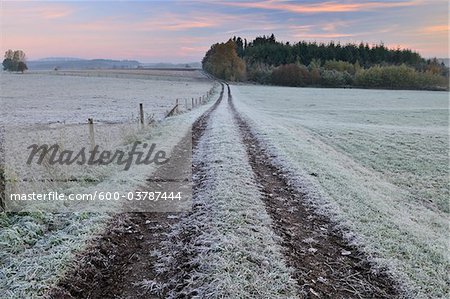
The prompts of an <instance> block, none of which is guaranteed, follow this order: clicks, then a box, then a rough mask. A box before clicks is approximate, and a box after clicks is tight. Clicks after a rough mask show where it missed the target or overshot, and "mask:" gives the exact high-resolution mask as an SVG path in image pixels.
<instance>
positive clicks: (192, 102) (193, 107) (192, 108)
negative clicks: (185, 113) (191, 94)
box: [192, 98, 194, 109]
mask: <svg viewBox="0 0 450 299" xmlns="http://www.w3.org/2000/svg"><path fill="white" fill-rule="evenodd" d="M192 109H194V98H192Z"/></svg>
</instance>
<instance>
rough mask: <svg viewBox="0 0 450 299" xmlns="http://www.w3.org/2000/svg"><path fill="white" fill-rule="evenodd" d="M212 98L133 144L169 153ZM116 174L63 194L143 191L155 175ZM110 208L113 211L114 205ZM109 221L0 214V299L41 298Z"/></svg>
mask: <svg viewBox="0 0 450 299" xmlns="http://www.w3.org/2000/svg"><path fill="white" fill-rule="evenodd" d="M216 98H217V93H215V94H214V95H212V96H211V99H210V102H208V103H207V104H205V105H202V106H199V107H198V108H196V109H194V110H192V111H191V112H189V113H185V114H181V115H178V116H176V117H171V118H168V119H166V120H165V121H163V122H162V123H161V124H160V125H159V126H158V127H156V128H155V127H152V128H148V129H147V130H142V131H140V132H139V133H138V134H136V138H137V140H139V141H142V142H155V143H158V144H161V145H163V146H164V147H165V149H166V150H167V151H169V152H170V151H171V149H172V148H173V146H174V145H175V144H177V143H178V142H179V141H180V140H181V138H182V137H184V135H185V134H186V132H188V131H189V130H190V129H191V125H192V123H193V122H194V121H195V120H196V119H197V118H198V117H199V116H200V115H201V114H202V113H204V112H205V111H206V110H207V109H208V108H209V107H211V105H212V104H213V102H214V101H213V100H215V99H216ZM118 168H119V167H117V165H116V166H114V165H110V166H109V167H108V169H107V170H105V174H106V175H105V176H104V177H102V178H101V181H100V182H99V183H98V184H86V185H84V184H74V185H72V186H68V187H67V189H65V190H63V191H66V192H74V193H90V192H93V191H94V190H104V191H120V192H128V191H134V190H136V189H137V188H139V187H140V186H145V184H146V181H145V179H146V178H147V177H148V176H150V175H151V174H152V172H153V171H154V170H155V169H156V168H155V167H132V168H131V169H130V170H129V171H123V170H121V169H118ZM114 207H115V208H117V209H118V208H119V205H118V204H116V205H114ZM89 208H91V207H89ZM107 208H108V209H107V210H109V211H111V210H112V209H111V207H107ZM62 210H63V209H62ZM81 210H82V209H81ZM86 210H88V209H86ZM94 211H100V209H99V210H95V209H94ZM116 211H117V210H116ZM110 217H111V215H110V214H105V213H87V212H77V213H58V214H53V213H42V212H39V211H36V212H32V213H22V214H14V213H13V214H1V213H0V298H11V299H16V298H17V299H19V298H38V297H39V296H42V294H44V293H45V291H46V290H47V289H48V288H50V287H51V286H52V284H54V283H55V282H56V281H57V279H58V278H59V277H61V276H63V275H64V271H65V270H66V269H67V267H68V265H70V264H71V263H74V261H73V258H74V255H75V254H76V252H78V251H80V250H82V249H83V248H84V246H86V244H88V243H89V240H91V239H92V238H93V237H94V236H95V235H96V234H97V233H101V231H102V228H104V225H105V223H106V221H107V220H108V219H110Z"/></svg>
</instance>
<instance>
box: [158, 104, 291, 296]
mask: <svg viewBox="0 0 450 299" xmlns="http://www.w3.org/2000/svg"><path fill="white" fill-rule="evenodd" d="M194 164H201V165H203V166H204V168H205V172H206V173H205V176H204V177H203V174H202V177H203V178H199V179H201V180H202V183H201V184H202V188H201V189H200V190H199V191H198V193H196V196H195V197H194V201H193V212H192V213H190V214H188V215H187V216H186V217H183V218H182V219H181V221H180V223H178V224H177V226H175V228H174V230H173V233H172V235H171V236H170V239H169V240H168V242H166V244H165V247H164V248H161V249H156V250H157V251H156V254H157V255H158V256H159V258H160V260H161V261H162V263H161V264H160V265H158V266H159V269H160V270H161V271H164V269H166V268H167V267H168V268H169V269H172V271H173V270H175V269H180V267H181V268H183V269H184V267H183V265H179V264H177V259H176V258H174V257H173V256H171V255H172V254H174V255H176V254H177V253H178V254H182V255H183V256H189V257H194V259H193V260H189V265H191V266H193V267H194V269H193V270H192V271H191V272H189V275H186V274H185V273H181V272H178V273H177V274H178V275H177V276H176V277H174V280H175V281H174V283H175V284H177V283H178V284H183V285H184V288H183V289H181V290H180V289H178V290H171V291H170V292H169V297H171V298H172V297H173V298H175V297H177V296H180V294H185V295H187V296H188V297H190V296H194V295H195V297H196V298H297V294H296V287H295V285H296V283H295V281H294V280H293V279H291V277H290V269H289V268H288V267H287V266H286V265H285V262H284V259H283V256H282V254H281V248H280V246H279V245H278V242H279V239H278V237H277V236H276V235H275V233H274V232H273V231H272V229H271V219H270V216H269V215H268V214H267V212H266V210H265V207H264V203H263V202H262V200H261V195H260V192H259V189H258V187H257V184H256V182H255V178H254V175H253V172H252V169H251V166H250V165H249V162H248V157H247V153H246V150H245V146H244V145H243V144H242V142H241V139H240V134H239V131H238V126H237V124H236V122H235V121H234V120H233V117H232V113H231V111H230V108H229V107H228V104H227V100H226V98H225V99H224V100H223V101H222V103H221V104H220V105H219V106H218V108H217V110H216V111H214V112H213V114H212V115H211V118H210V121H209V124H208V127H207V129H206V131H205V133H204V135H203V136H202V138H201V139H200V142H199V145H198V149H197V151H196V152H194ZM203 180H204V181H203ZM183 235H189V236H191V238H192V239H191V240H189V242H188V243H187V244H184V243H183V242H181V241H180V236H183ZM175 271H178V270H175ZM169 273H170V272H169ZM179 279H183V281H180V280H179Z"/></svg>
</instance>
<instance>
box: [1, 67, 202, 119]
mask: <svg viewBox="0 0 450 299" xmlns="http://www.w3.org/2000/svg"><path fill="white" fill-rule="evenodd" d="M116 72H118V73H119V71H116ZM180 73H181V74H180ZM186 73H188V74H187V75H186V74H184V72H181V71H178V72H172V73H171V72H170V71H165V73H163V74H162V71H146V72H143V71H141V72H139V71H133V70H128V71H124V70H122V71H120V73H119V74H120V76H119V74H117V76H116V75H115V72H113V71H71V72H69V71H67V72H34V73H27V74H24V75H23V76H21V75H18V74H8V73H2V74H1V80H0V84H1V85H0V86H1V87H0V88H1V90H2V105H3V107H2V108H3V109H2V118H1V121H2V122H4V123H7V124H20V125H24V124H54V123H65V124H80V123H86V121H87V118H90V117H91V118H94V120H95V121H96V122H100V123H123V122H128V121H130V120H132V119H136V118H137V116H138V112H139V111H138V107H139V106H138V105H139V103H143V104H144V109H145V111H146V113H147V114H148V115H154V117H155V118H156V119H160V118H161V117H162V116H163V115H164V113H165V112H167V110H169V109H171V108H172V107H173V106H174V105H175V101H176V99H180V104H181V105H184V104H185V99H187V100H189V104H190V103H191V102H190V101H191V99H192V98H197V97H199V96H201V95H203V94H204V93H205V92H206V91H207V90H208V89H209V88H211V82H210V81H208V80H207V79H206V78H205V77H204V76H203V75H202V74H201V73H200V72H199V71H186ZM143 74H145V75H143ZM162 75H164V76H162Z"/></svg>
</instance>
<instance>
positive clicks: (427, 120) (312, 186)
mask: <svg viewBox="0 0 450 299" xmlns="http://www.w3.org/2000/svg"><path fill="white" fill-rule="evenodd" d="M233 92H234V95H235V98H236V105H237V107H238V108H239V109H241V110H242V111H243V112H244V114H245V115H246V116H247V118H248V120H249V121H250V122H251V123H252V124H253V127H254V130H255V132H257V134H258V135H259V136H260V138H261V139H263V140H264V141H265V142H266V143H267V145H268V147H269V148H271V151H272V154H273V155H274V156H276V157H278V160H279V161H280V162H279V163H280V164H283V165H284V167H285V168H287V169H289V170H290V171H292V173H293V176H292V180H293V181H294V182H296V183H297V184H299V185H300V186H302V187H303V188H306V189H308V188H309V189H308V190H307V192H309V193H310V194H316V195H314V196H312V195H311V202H312V204H313V205H316V206H317V208H318V209H319V210H321V211H322V212H324V213H326V214H328V215H334V216H332V217H334V218H335V220H336V221H338V222H339V223H341V225H342V226H343V227H346V226H347V228H349V229H350V230H349V231H350V232H351V233H350V235H349V238H350V239H351V240H353V242H355V243H359V244H361V245H362V246H364V247H365V249H366V250H367V251H368V252H369V253H370V254H371V255H372V254H373V255H374V258H376V259H377V260H378V263H379V264H381V265H384V266H388V267H391V269H395V270H392V271H393V272H396V273H394V274H395V275H397V276H401V277H400V278H399V279H400V280H403V281H408V283H409V285H413V286H414V289H415V290H414V292H415V295H414V296H418V297H427V296H430V294H432V295H431V297H441V296H443V294H445V293H446V292H448V280H447V276H446V274H445V273H446V271H447V270H446V269H448V266H449V264H448V260H447V258H446V257H447V255H448V251H447V244H448V243H447V242H448V231H447V229H448V220H449V215H448V212H449V210H448V206H449V205H448V197H449V188H448V183H449V181H448V180H449V170H448V165H449V163H448V162H449V161H448V144H449V137H448V93H445V92H443V93H440V92H431V93H430V92H416V91H381V90H380V91H378V90H372V91H369V90H344V89H336V90H334V89H297V88H279V87H261V86H241V85H239V86H234V88H233ZM305 186H309V187H305ZM405 274H406V275H405Z"/></svg>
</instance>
